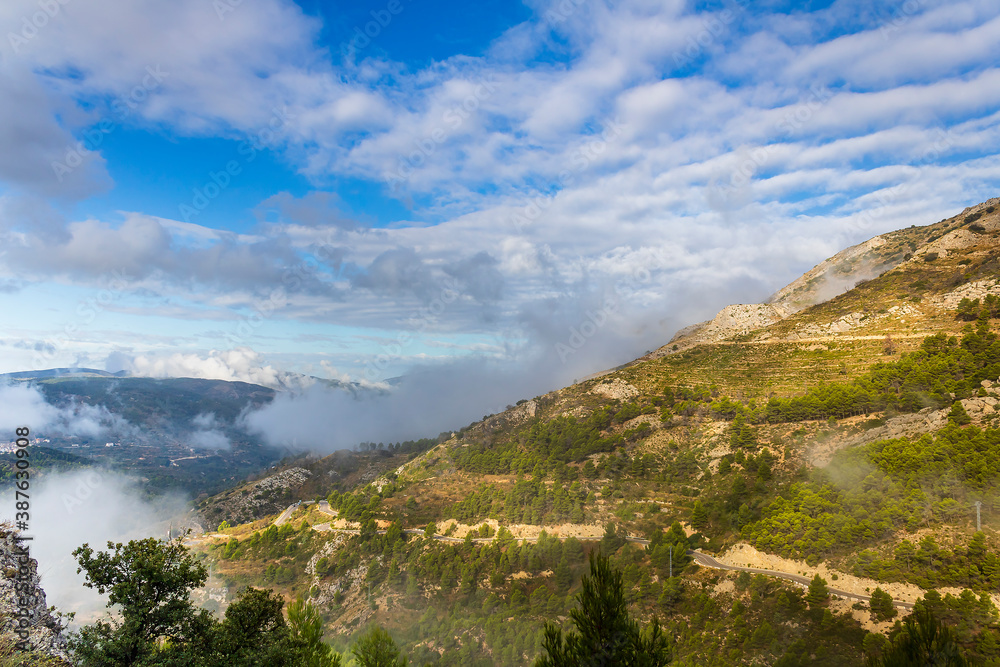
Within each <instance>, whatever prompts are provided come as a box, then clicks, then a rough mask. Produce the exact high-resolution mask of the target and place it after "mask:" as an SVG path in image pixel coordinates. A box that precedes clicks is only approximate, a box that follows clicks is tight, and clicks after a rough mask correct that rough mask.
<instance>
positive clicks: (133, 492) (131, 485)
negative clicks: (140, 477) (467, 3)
mask: <svg viewBox="0 0 1000 667" xmlns="http://www.w3.org/2000/svg"><path fill="white" fill-rule="evenodd" d="M4 495H5V496H6V500H5V502H4V503H3V505H2V510H0V518H2V519H13V518H14V517H13V516H12V513H13V510H12V508H13V507H14V502H13V498H12V496H13V490H11V491H10V492H8V493H5V494H4ZM186 511H187V508H186V506H185V501H184V499H183V498H180V497H159V498H157V499H156V501H155V504H154V503H152V502H149V501H146V500H144V499H143V496H142V495H141V493H140V492H139V490H138V489H137V487H136V483H135V481H134V480H132V479H130V478H128V477H125V476H123V475H121V474H118V473H113V472H108V471H106V470H98V469H96V468H92V469H87V470H80V471H74V472H72V473H52V474H47V475H45V476H43V477H38V478H35V479H34V480H32V486H31V520H30V529H29V530H28V531H27V533H26V534H27V535H30V536H32V537H33V538H34V539H33V540H32V541H31V543H30V549H31V556H32V558H35V559H36V560H37V561H38V572H39V574H40V576H41V584H42V588H43V589H44V590H45V593H46V598H47V602H48V604H49V605H55V606H56V607H57V608H58V609H59V611H61V612H63V613H68V612H76V614H77V616H76V619H75V621H74V624H75V625H79V624H81V623H83V624H85V623H87V622H88V621H90V620H92V619H93V617H94V615H95V614H98V613H99V612H101V611H102V610H103V609H104V607H105V604H106V603H107V600H106V598H103V597H102V596H100V595H98V594H97V592H96V591H94V590H91V589H89V588H85V587H84V586H83V581H84V578H83V575H82V574H77V573H76V567H77V564H76V560H75V559H74V558H73V556H72V553H73V550H74V549H76V548H77V547H79V546H81V545H83V544H84V543H87V544H90V546H91V547H93V548H95V549H106V548H107V542H108V541H109V540H112V541H128V540H129V539H134V538H142V537H150V536H156V537H165V535H166V531H167V527H168V523H167V522H169V520H170V519H171V517H177V516H181V515H183V514H184V513H185V512H186ZM176 527H177V526H176V524H175V528H176Z"/></svg>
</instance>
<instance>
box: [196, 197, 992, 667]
mask: <svg viewBox="0 0 1000 667" xmlns="http://www.w3.org/2000/svg"><path fill="white" fill-rule="evenodd" d="M998 207H1000V202H998V200H990V201H989V202H985V203H983V204H980V205H977V206H974V207H971V208H969V209H966V210H965V211H963V212H962V213H960V214H959V215H957V216H955V217H953V218H950V219H948V220H944V221H941V222H938V223H935V224H932V225H929V226H924V227H921V226H914V227H911V228H908V229H904V230H900V231H898V232H893V233H890V234H885V235H882V236H880V237H876V238H875V239H872V240H870V241H868V242H866V243H864V244H861V245H860V246H857V247H855V248H853V249H848V250H847V251H844V252H843V253H840V254H838V255H837V256H836V257H834V258H831V260H828V261H827V262H825V263H824V264H821V265H820V266H819V267H817V268H816V269H814V270H812V271H810V272H809V273H807V274H806V275H805V276H803V278H802V279H800V280H798V281H796V282H795V283H793V284H792V285H790V286H789V287H787V288H785V289H783V290H781V291H779V292H778V293H777V294H776V295H775V297H774V298H772V300H771V302H770V303H769V304H759V305H753V306H742V307H740V308H735V309H733V308H730V309H727V311H724V313H723V314H722V315H721V316H720V317H718V318H716V319H715V320H714V321H713V322H714V324H713V325H706V326H703V327H700V328H697V327H696V328H691V329H689V330H688V331H686V332H682V335H681V336H679V337H678V338H676V339H675V340H674V341H672V342H670V343H668V344H667V345H665V346H664V347H662V348H660V349H659V350H657V351H655V352H654V353H651V354H649V355H647V356H646V357H644V358H642V359H639V360H637V361H636V362H634V363H632V364H630V365H627V366H626V367H623V368H620V369H617V370H615V371H612V372H610V373H606V374H603V375H601V376H600V377H594V378H592V379H589V380H586V381H584V382H580V383H578V384H575V385H573V386H571V387H566V388H564V389H561V390H559V391H555V392H552V393H549V394H546V395H544V396H537V397H534V398H531V399H527V398H525V399H524V400H522V401H520V402H519V403H518V405H516V406H515V407H513V408H511V409H509V410H508V411H506V412H505V413H503V414H498V415H493V416H491V417H489V418H487V419H485V420H483V421H481V422H477V423H474V424H470V425H468V426H466V427H464V428H462V429H460V430H459V431H457V432H455V433H454V434H453V435H451V434H449V435H445V436H443V437H442V438H441V439H440V440H439V441H436V442H425V443H423V444H422V445H421V446H420V447H412V448H410V449H409V450H408V451H407V452H405V453H401V452H399V451H398V449H397V450H396V451H394V452H393V451H390V452H386V456H385V457H383V459H384V460H385V463H386V464H385V465H381V466H380V467H379V469H378V471H377V472H376V475H375V476H374V479H362V478H360V477H359V476H357V475H353V476H343V477H339V478H338V477H333V476H330V475H328V474H325V475H317V474H310V475H308V476H305V477H308V480H306V479H305V477H304V478H303V479H304V481H302V483H301V484H299V485H298V486H296V485H294V484H292V485H287V486H285V487H283V489H284V491H282V494H283V495H282V497H281V502H283V503H285V502H287V503H288V504H292V503H294V502H295V501H298V500H325V501H326V502H325V503H313V504H308V505H307V504H304V503H303V504H301V505H298V506H296V507H294V508H293V509H292V511H291V515H290V519H289V520H288V521H287V522H283V525H282V526H280V527H278V526H273V525H270V524H271V522H272V521H273V519H274V515H275V514H276V513H277V510H278V509H284V508H278V507H273V506H272V507H268V508H266V509H267V512H268V514H267V515H265V514H264V513H263V511H261V512H258V513H257V514H253V515H252V516H247V515H246V512H247V511H249V510H240V512H239V513H237V512H236V510H233V511H232V513H233V516H226V515H225V512H226V510H225V508H226V507H228V505H227V504H226V502H228V501H226V502H223V500H222V499H221V498H216V499H210V500H209V501H207V502H206V505H205V506H206V507H212V508H214V509H213V510H212V511H213V512H214V514H213V517H214V518H217V519H220V520H221V519H224V518H225V519H230V521H229V523H231V524H233V525H231V526H229V525H224V526H223V532H221V533H215V534H213V535H212V536H205V537H202V538H200V540H199V541H198V542H197V543H198V545H199V547H198V548H200V549H202V550H204V551H205V553H206V554H208V555H209V557H210V559H211V560H212V562H213V563H214V567H215V568H216V572H217V574H218V575H219V576H220V577H222V578H223V579H225V580H227V581H228V582H229V583H230V585H231V586H239V585H244V584H254V585H268V586H276V587H278V588H280V589H282V590H284V591H285V592H286V594H287V595H288V596H289V597H291V596H296V595H305V596H307V597H311V598H312V599H313V600H314V601H315V602H316V603H317V604H318V605H319V606H320V608H321V609H322V611H323V613H324V615H325V619H326V626H325V627H326V631H327V636H328V638H330V639H331V640H332V641H333V642H334V643H338V644H340V645H343V646H346V645H347V643H348V642H349V641H350V638H351V637H352V636H354V635H355V633H357V632H358V631H359V630H360V629H362V628H364V627H365V626H366V625H367V624H369V623H373V622H377V623H379V624H381V625H383V626H385V627H387V628H388V629H389V630H390V631H391V632H392V633H393V634H394V635H395V636H396V638H397V641H399V642H400V643H401V644H402V645H403V647H404V648H405V650H406V652H408V653H409V655H410V657H411V660H412V661H414V662H416V663H417V664H425V663H426V664H462V665H467V664H468V665H474V664H484V665H486V664H490V665H492V664H504V665H521V664H530V662H531V660H532V659H533V658H534V657H535V656H536V655H538V653H539V651H540V649H541V641H542V634H541V629H542V625H543V623H544V622H545V621H547V620H551V619H553V618H556V619H558V618H565V615H566V613H567V610H568V609H569V608H571V607H572V606H573V604H574V599H575V598H574V595H575V594H576V593H577V592H578V590H579V578H580V576H581V574H582V573H583V570H584V559H585V554H586V553H588V552H590V551H593V550H601V551H603V552H604V553H608V554H611V555H612V560H613V562H614V563H615V564H616V565H617V566H618V567H619V568H620V569H621V570H622V572H623V576H624V581H625V584H626V586H627V588H628V589H629V590H630V591H631V605H632V609H633V611H634V613H635V614H637V615H638V616H639V617H641V618H643V619H651V618H653V617H654V616H655V617H658V618H659V619H660V620H661V622H664V623H665V627H666V630H667V633H668V635H669V637H670V638H671V642H672V647H673V648H672V651H673V655H674V662H675V664H678V665H743V664H775V665H782V666H786V667H787V666H789V665H806V664H809V665H861V664H864V661H865V659H866V657H867V656H877V655H878V654H879V653H880V651H882V650H883V647H884V646H885V643H886V642H887V641H888V638H891V637H892V636H894V634H895V633H898V632H899V629H898V627H896V626H894V623H896V621H898V618H899V617H898V615H897V614H899V613H900V612H901V613H908V611H909V610H910V609H911V608H912V607H914V606H916V608H918V609H925V610H926V609H929V610H931V611H932V612H933V613H934V614H935V615H936V616H937V617H938V618H940V619H942V620H943V621H944V622H945V623H946V624H950V625H952V626H954V628H955V632H956V634H957V637H958V640H959V643H960V647H961V650H962V651H963V652H964V653H965V654H966V655H967V656H968V657H969V659H970V660H973V661H974V662H975V663H977V664H1000V628H998V626H997V622H998V612H997V607H996V605H997V604H998V603H1000V595H998V593H1000V533H998V531H997V530H996V527H1000V492H998V489H1000V484H998V483H1000V430H998V429H997V427H998V426H1000V411H998V407H1000V390H998V382H1000V339H998V336H997V329H998V327H1000V211H998V210H997V209H998ZM915 222H919V221H915ZM844 286H846V291H844V290H842V289H841V288H842V287H844ZM831 290H832V291H833V292H835V293H831ZM827 296H829V297H830V298H826V299H825V300H823V299H824V298H825V297H827ZM389 461H391V465H388V464H387V463H388V462H389ZM292 465H296V466H299V467H302V468H303V469H305V470H310V471H313V472H322V471H324V470H328V469H331V463H330V462H329V461H314V462H301V461H300V462H297V463H294V464H292ZM243 490H247V489H246V488H244V489H243ZM240 493H242V490H241V491H240ZM231 496H232V493H230V495H229V496H227V497H231ZM977 503H978V504H979V505H978V509H979V510H980V517H979V520H980V521H981V524H982V525H981V529H980V530H977V523H976V522H977V514H976V510H977V505H976V504H977ZM246 519H253V521H252V522H245V523H242V524H240V525H237V524H239V522H240V520H246ZM444 537H448V538H455V539H453V540H445V539H441V538H444ZM692 550H698V551H699V552H700V553H702V554H705V556H706V557H708V558H706V557H703V556H699V555H697V554H693V553H691V551H692ZM716 562H717V563H718V564H722V565H724V566H727V567H733V568H737V569H733V570H719V569H714V568H713V567H706V565H707V564H711V563H716ZM699 563H700V564H699ZM738 568H750V570H761V571H764V570H766V571H770V572H779V573H784V574H786V575H790V576H792V577H793V578H794V577H805V578H806V579H808V580H810V581H812V582H814V583H815V581H816V580H815V577H817V576H818V577H821V578H822V579H824V580H825V582H826V584H828V585H829V588H830V589H836V590H838V591H840V592H841V594H842V597H841V598H840V599H829V598H827V597H826V596H825V595H824V594H823V592H824V591H823V589H822V587H821V586H820V585H819V584H816V585H810V586H809V588H808V591H806V590H804V586H802V585H800V584H796V583H795V582H794V581H789V580H788V579H787V578H780V577H774V576H768V575H766V574H753V573H752V572H751V571H750V570H740V569H738ZM848 596H854V597H848ZM869 598H872V599H871V600H868V599H869ZM893 600H895V605H896V606H895V607H894V606H893V602H892V601H893Z"/></svg>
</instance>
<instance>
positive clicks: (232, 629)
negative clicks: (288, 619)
mask: <svg viewBox="0 0 1000 667" xmlns="http://www.w3.org/2000/svg"><path fill="white" fill-rule="evenodd" d="M284 606H285V601H284V600H283V599H282V598H281V596H280V595H278V594H277V593H275V592H273V591H271V590H261V589H257V588H247V589H245V590H244V591H243V592H242V593H240V595H239V597H238V598H237V599H236V601H234V602H233V603H232V604H231V605H229V607H228V608H227V609H226V614H225V617H224V618H223V620H222V623H213V624H212V627H210V628H208V629H207V632H206V633H205V637H206V638H207V640H208V641H206V642H205V643H204V644H203V645H202V646H192V647H190V649H189V650H183V649H181V650H179V651H178V650H176V649H175V648H174V647H173V646H171V647H170V648H171V650H170V651H168V655H170V654H172V655H170V658H171V660H164V661H163V662H161V663H158V664H170V665H174V664H176V665H199V667H201V666H204V667H209V666H210V667H285V666H288V667H291V666H292V665H297V664H298V663H296V662H293V661H292V660H291V655H290V650H289V649H290V648H291V647H290V641H289V640H290V637H289V632H288V625H287V624H286V623H285V618H284V616H282V615H281V608H282V607H284Z"/></svg>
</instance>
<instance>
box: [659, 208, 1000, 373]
mask: <svg viewBox="0 0 1000 667" xmlns="http://www.w3.org/2000/svg"><path fill="white" fill-rule="evenodd" d="M998 208H1000V198H994V199H990V200H988V201H985V202H983V203H981V204H977V205H975V206H970V207H968V208H966V209H965V210H963V211H962V212H961V213H960V214H959V215H957V216H955V217H953V218H949V219H946V220H942V221H941V222H939V223H936V224H933V225H927V226H924V227H916V226H914V227H909V228H907V229H900V230H896V231H893V232H888V233H886V234H881V235H879V236H876V237H874V238H871V239H868V240H867V241H865V242H863V243H859V244H858V245H855V246H852V247H850V248H847V249H846V250H843V251H841V252H839V253H837V254H836V255H834V256H833V257H831V258H829V259H827V260H825V261H823V262H821V263H820V264H818V265H816V266H815V267H813V268H812V269H810V270H809V271H807V272H806V273H805V274H803V275H802V276H800V277H799V278H797V279H796V280H794V281H792V282H791V283H789V284H788V285H786V286H785V287H783V288H781V289H780V290H778V291H777V292H775V293H774V294H773V295H771V297H770V298H769V299H768V300H767V301H766V302H765V303H762V304H735V305H731V306H726V307H725V308H723V309H722V310H721V311H720V312H719V313H718V314H717V315H716V316H715V317H714V318H713V319H711V320H708V321H705V322H699V323H698V324H694V325H691V326H689V327H686V328H684V329H681V330H680V331H678V332H677V334H676V335H675V336H674V337H673V339H671V340H670V342H669V343H667V344H666V345H664V346H663V347H661V348H659V349H658V350H656V351H654V352H653V353H651V354H649V355H647V356H645V357H643V358H642V359H655V358H657V357H661V356H664V355H666V354H671V353H674V352H678V351H682V350H685V349H688V348H691V347H694V346H695V345H699V344H703V343H716V342H720V341H724V340H726V339H728V338H731V337H733V336H739V335H743V334H747V333H749V332H752V331H756V330H759V329H763V328H765V327H768V326H770V325H772V324H774V323H776V322H779V321H781V320H783V319H785V318H787V317H789V316H790V315H793V314H795V313H798V312H799V311H802V310H804V309H806V308H809V307H810V306H814V305H816V304H819V303H823V302H825V301H829V300H830V299H833V298H834V297H837V296H839V295H840V294H843V293H844V292H847V291H848V290H850V289H852V288H854V287H855V286H857V285H858V284H859V283H864V282H866V281H868V280H871V279H872V278H875V277H877V276H880V275H883V274H884V273H886V272H888V271H891V270H892V269H894V268H896V267H899V266H900V265H903V264H906V263H919V262H926V261H928V259H927V258H928V256H930V257H931V259H930V260H929V261H935V260H936V259H939V258H946V257H948V256H949V254H951V255H955V254H960V253H963V252H964V251H967V250H968V249H969V248H972V247H974V246H976V245H977V244H979V243H981V242H982V240H983V237H984V236H985V235H992V234H993V233H996V232H997V231H998V230H1000V212H998V210H997V209H998ZM980 291H981V290H980ZM962 296H966V295H965V294H963V295H962ZM969 296H971V298H976V297H977V296H982V294H980V293H979V292H976V294H974V295H973V294H970V295H969ZM960 298H961V296H958V297H956V299H955V301H956V303H957V299H960ZM860 316H861V315H860V314H857V316H856V317H854V318H853V319H854V320H855V321H854V323H851V322H846V321H845V322H841V323H838V324H835V323H828V324H831V325H832V326H833V328H834V329H835V330H837V329H838V327H839V328H840V330H843V327H844V325H846V326H847V327H848V328H850V327H851V326H852V324H856V323H857V319H859V318H860ZM812 333H814V334H816V335H822V334H823V333H824V332H822V331H820V330H817V331H815V332H812Z"/></svg>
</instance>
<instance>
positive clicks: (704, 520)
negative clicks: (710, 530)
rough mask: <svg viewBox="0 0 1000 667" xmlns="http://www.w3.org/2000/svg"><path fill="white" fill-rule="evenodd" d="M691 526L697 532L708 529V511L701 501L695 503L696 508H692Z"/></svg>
mask: <svg viewBox="0 0 1000 667" xmlns="http://www.w3.org/2000/svg"><path fill="white" fill-rule="evenodd" d="M691 526H692V527H694V528H695V529H696V530H705V529H706V528H707V527H708V510H706V509H705V506H704V505H702V504H701V501H700V500H696V501H694V506H693V507H692V508H691Z"/></svg>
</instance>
